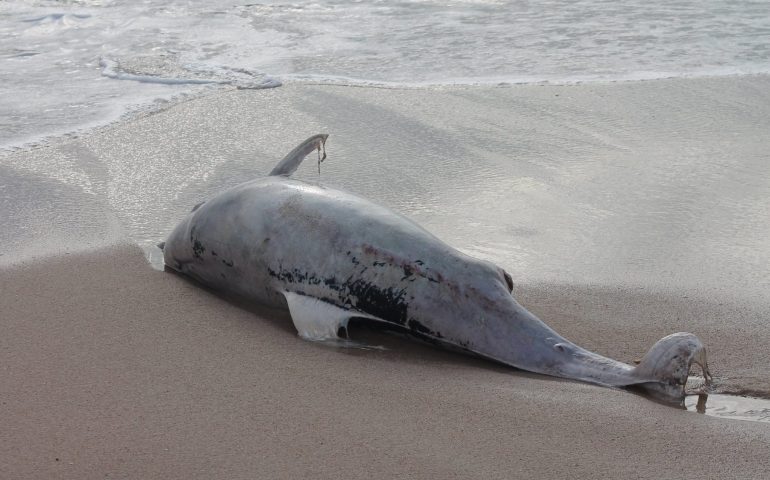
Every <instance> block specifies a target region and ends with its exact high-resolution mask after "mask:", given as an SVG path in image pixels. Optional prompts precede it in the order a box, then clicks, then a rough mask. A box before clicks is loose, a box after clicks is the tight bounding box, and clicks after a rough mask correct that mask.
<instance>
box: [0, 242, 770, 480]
mask: <svg viewBox="0 0 770 480" xmlns="http://www.w3.org/2000/svg"><path fill="white" fill-rule="evenodd" d="M0 292H2V293H1V294H0V295H1V296H0V301H1V302H2V305H3V317H2V323H3V325H2V331H3V336H2V343H1V344H0V346H1V348H0V352H1V353H0V354H1V355H2V357H1V358H0V360H1V364H2V366H3V368H2V370H0V382H1V384H2V386H3V388H2V393H1V394H0V401H2V411H3V421H2V424H3V429H2V433H1V434H0V435H1V437H0V439H1V440H2V441H0V458H2V459H3V462H2V467H1V468H2V470H0V477H2V478H73V479H84V478H180V479H183V478H184V479H190V478H304V477H307V478H393V477H407V478H567V477H569V478H765V477H767V476H768V475H770V458H769V457H768V456H767V447H768V445H769V444H770V428H768V425H767V424H761V423H753V422H740V421H730V420H722V419H716V418H711V417H705V416H702V415H697V414H694V413H689V412H683V411H680V410H676V409H673V408H670V407H667V406H663V405H658V404H656V403H653V402H651V401H649V400H647V399H645V398H643V397H640V396H637V395H634V394H630V393H626V392H622V391H614V390H610V389H605V388H600V387H595V386H591V385H586V384H582V383H576V382H568V381H562V380H555V379H550V378H548V377H544V376H538V375H530V374H526V373H522V372H516V371H513V370H511V369H508V368H504V367H500V366H497V365H494V364H490V363H488V362H484V361H479V360H475V359H472V358H468V357H465V356H461V355H456V354H451V353H444V352H441V351H438V350H436V349H433V348H430V347H427V346H423V345H420V344H410V343H403V342H400V341H399V342H396V341H393V340H389V339H384V341H386V342H387V343H388V346H389V350H386V351H364V350H338V349H334V348H329V347H325V346H320V345H314V344H310V343H308V342H305V341H302V340H301V339H299V338H298V337H297V336H296V334H295V332H294V331H293V329H292V326H291V323H290V320H289V318H288V317H287V316H286V314H284V313H280V312H272V311H270V312H267V311H256V312H255V311H254V310H253V309H243V308H241V307H238V306H234V305H232V304H231V303H228V302H226V301H224V300H222V299H220V298H218V297H217V296H215V295H213V294H211V293H209V292H207V291H205V290H203V289H201V288H199V287H197V286H196V285H193V284H191V283H188V282H187V281H185V280H184V279H182V278H180V277H178V276H176V275H173V274H168V273H163V272H158V271H154V270H152V269H150V268H148V266H147V264H146V262H145V260H144V258H143V256H142V255H141V252H140V251H139V250H138V249H136V248H132V247H124V248H119V249H117V248H116V249H112V250H103V251H98V252H92V253H90V254H88V255H72V256H69V257H68V258H59V259H52V260H50V261H48V262H46V263H45V264H36V265H30V266H27V267H23V268H18V269H14V270H11V271H5V272H3V275H2V277H0ZM572 293H574V294H572ZM583 293H584V292H579V291H575V292H566V293H565V292H562V294H561V295H560V296H559V297H558V301H559V302H558V303H559V305H555V303H556V302H553V300H552V299H551V298H548V296H547V291H544V292H541V293H540V294H537V293H536V292H534V291H532V292H529V295H528V298H529V299H530V301H535V303H537V304H538V308H537V309H536V310H539V313H541V314H543V316H544V318H554V319H558V318H559V317H560V315H559V313H560V311H563V310H564V309H563V307H562V306H561V305H563V304H569V305H573V306H574V307H576V309H577V310H578V311H592V310H595V308H596V307H595V300H596V299H597V298H598V297H600V298H602V299H603V301H606V302H608V303H609V302H612V301H613V300H614V296H613V295H604V294H601V293H600V294H595V295H590V296H584V295H583ZM552 302H553V303H552ZM548 305H552V306H550V307H549V306H548ZM680 308H682V310H684V308H683V305H681V304H680ZM255 313H256V314H255ZM551 313H554V315H550V314H551ZM578 320H580V321H581V322H582V323H583V325H584V330H585V331H586V333H584V334H583V335H582V336H583V337H585V338H586V339H592V342H591V343H592V344H593V345H592V346H596V347H597V349H599V350H600V351H602V352H603V353H607V354H609V355H611V356H617V357H621V358H622V357H623V356H624V355H625V354H626V352H624V351H623V350H622V349H623V346H624V345H628V344H631V345H639V344H640V342H641V341H642V339H639V338H629V334H627V333H625V332H622V331H620V329H615V330H614V331H609V332H602V334H601V335H591V334H590V331H592V330H595V329H594V328H593V327H591V326H590V325H591V324H590V322H589V321H588V319H584V318H579V319H578ZM555 326H556V327H557V328H561V327H566V326H567V324H564V325H562V324H561V322H559V321H557V322H556V324H555ZM642 343H643V342H642ZM710 346H711V348H712V350H713V351H718V350H720V349H721V348H722V344H721V343H720V342H718V341H713V340H712V344H711V345H710Z"/></svg>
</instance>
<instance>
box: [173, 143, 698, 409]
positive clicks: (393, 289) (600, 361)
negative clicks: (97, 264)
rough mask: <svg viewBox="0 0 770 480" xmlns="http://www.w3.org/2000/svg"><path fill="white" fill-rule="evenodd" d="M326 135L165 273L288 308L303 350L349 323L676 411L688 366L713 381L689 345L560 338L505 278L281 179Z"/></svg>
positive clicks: (196, 219) (177, 254) (358, 205)
mask: <svg viewBox="0 0 770 480" xmlns="http://www.w3.org/2000/svg"><path fill="white" fill-rule="evenodd" d="M326 138H327V135H325V134H322V135H315V136H313V137H311V138H309V139H308V140H306V141H305V142H303V143H302V144H300V145H299V146H298V147H297V148H295V149H294V150H293V151H292V152H290V153H289V154H288V155H287V156H286V157H285V158H284V159H283V160H282V161H281V162H279V164H278V165H277V166H276V167H275V168H274V169H273V171H272V172H271V173H270V175H269V176H267V177H265V178H259V179H256V180H252V181H248V182H246V183H242V184H240V185H237V186H235V187H233V188H231V189H229V190H227V191H225V192H223V193H221V194H219V195H217V196H215V197H214V198H212V199H210V200H208V201H206V202H204V203H202V204H199V205H197V206H196V207H195V208H194V209H193V211H192V212H191V213H190V214H189V215H188V216H187V217H186V218H185V219H184V220H182V222H181V223H180V224H179V225H177V227H176V228H175V229H174V230H173V232H172V233H171V235H170V236H169V237H168V239H167V241H166V242H165V245H163V249H164V261H165V263H166V265H167V266H168V267H170V268H172V269H174V270H176V271H178V272H180V273H182V274H184V275H188V276H190V277H192V278H194V279H195V280H197V281H199V282H201V283H203V284H204V285H207V286H209V287H211V288H213V289H215V290H219V291H224V292H230V293H235V294H237V295H239V296H243V297H245V298H248V299H251V300H256V301H257V302H260V303H263V304H267V305H270V306H274V307H279V308H286V306H287V305H288V308H289V312H290V314H291V318H292V320H293V322H294V326H295V327H296V328H297V331H298V332H299V335H300V336H301V337H302V338H304V339H307V340H333V339H338V338H339V336H338V335H339V334H340V331H341V329H343V328H346V327H347V323H348V321H349V320H350V319H351V318H364V319H370V320H373V321H377V322H384V323H386V324H390V325H391V326H396V327H399V328H401V329H404V330H406V331H407V332H409V333H411V334H413V335H415V336H417V337H419V338H422V339H424V340H428V341H431V342H434V343H438V344H441V345H444V346H447V347H450V348H454V349H461V350H464V351H466V352H470V353H473V354H476V355H479V356H482V357H485V358H488V359H492V360H495V361H497V362H500V363H503V364H506V365H510V366H513V367H516V368H519V369H523V370H528V371H531V372H537V373H542V374H546V375H553V376H557V377H563V378H570V379H576V380H581V381H585V382H590V383H595V384H600V385H605V386H614V387H626V386H634V385H636V386H639V387H641V388H642V389H643V390H646V391H648V392H649V393H651V394H652V395H653V396H655V397H657V398H659V399H661V400H665V401H669V402H675V403H677V402H678V403H681V402H682V401H683V399H684V395H685V392H684V387H685V383H686V381H687V378H688V375H689V371H690V367H691V365H692V364H693V363H696V364H698V365H700V367H701V369H702V371H703V374H704V377H705V379H706V381H709V380H710V375H709V373H708V367H707V363H706V351H705V348H704V346H703V344H702V343H701V341H700V340H699V339H698V338H697V337H696V336H695V335H693V334H690V333H674V334H672V335H669V336H667V337H665V338H663V339H661V340H660V341H658V342H657V343H656V344H655V345H654V346H653V347H652V348H651V349H650V350H649V352H648V353H647V354H646V355H645V357H644V358H643V359H642V361H641V362H640V363H639V365H637V366H631V365H627V364H625V363H621V362H618V361H616V360H612V359H610V358H606V357H603V356H601V355H598V354H596V353H593V352H590V351H588V350H585V349H583V348H581V347H579V346H577V345H575V344H574V343H572V342H570V341H569V340H566V339H565V338H563V337H562V336H560V335H559V334H558V333H556V332H555V331H554V330H552V329H551V328H550V327H548V325H546V324H545V323H543V322H542V321H540V320H539V319H538V318H537V317H535V315H533V314H532V313H530V312H529V311H528V310H527V309H525V308H524V307H522V306H521V305H519V303H517V302H516V300H515V299H514V297H513V296H512V294H511V291H512V288H513V284H512V280H511V277H510V276H509V275H508V274H507V273H506V272H505V271H504V270H503V269H501V268H499V267H497V266H495V265H493V264H492V263H490V262H487V261H483V260H479V259H476V258H473V257H470V256H468V255H465V254H463V253H461V252H459V251H457V250H456V249H454V248H452V247H451V246H449V245H447V244H446V243H444V242H442V241H441V240H439V239H438V238H436V237H435V236H433V235H432V234H430V233H429V232H428V231H426V230H424V229H423V228H422V227H420V226H419V225H417V224H416V223H414V222H413V221H411V220H409V219H408V218H405V217H403V216H401V215H399V214H397V213H395V212H392V211H391V210H388V209H387V208H384V207H382V206H379V205H376V204H373V203H371V202H369V201H367V200H365V199H363V198H360V197H357V196H355V195H351V194H349V193H345V192H342V191H338V190H333V189H330V188H325V187H322V186H318V185H311V184H308V183H304V182H301V181H298V180H292V179H290V178H289V176H290V175H291V174H292V173H293V172H294V171H295V170H296V169H297V167H298V166H299V164H300V163H301V162H302V160H303V159H304V158H305V156H306V155H308V154H309V153H310V152H312V151H314V150H318V152H319V166H320V161H321V158H320V151H321V147H323V146H324V144H325V141H326Z"/></svg>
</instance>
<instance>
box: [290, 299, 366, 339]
mask: <svg viewBox="0 0 770 480" xmlns="http://www.w3.org/2000/svg"><path fill="white" fill-rule="evenodd" d="M283 296H284V297H285V298H286V302H287V303H288V304H289V313H290V314H291V320H292V321H293V322H294V327H295V328H296V329H297V333H299V336H300V337H302V338H304V339H305V340H314V341H323V340H337V339H339V338H340V337H339V335H338V333H337V332H339V330H340V328H342V327H345V328H347V325H348V320H350V319H351V318H352V317H360V316H362V315H360V314H359V313H358V312H355V311H353V310H346V309H344V308H340V307H338V306H336V305H332V304H331V303H328V302H324V301H323V300H319V299H317V298H315V297H311V296H308V295H301V294H298V293H293V292H283ZM363 316H366V315H363Z"/></svg>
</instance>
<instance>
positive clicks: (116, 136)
mask: <svg viewBox="0 0 770 480" xmlns="http://www.w3.org/2000/svg"><path fill="white" fill-rule="evenodd" d="M768 86H770V79H768V78H766V77H744V78H733V79H702V80H671V81H655V82H642V83H635V84H615V85H598V86H588V85H586V86H578V87H533V86H530V87H520V88H519V87H513V88H499V89H496V88H465V89H443V90H436V91H420V90H403V91H390V90H383V89H366V88H364V89H360V88H343V87H324V86H300V85H288V86H287V87H284V88H281V89H277V90H274V91H259V92H249V91H230V92H225V93H223V94H219V95H214V96H211V97H205V98H200V99H196V100H193V101H189V102H185V103H181V104H178V105H173V106H170V107H169V108H168V109H166V110H164V111H161V112H159V113H156V114H153V115H146V116H142V117H139V118H135V119H133V120H130V121H126V122H123V123H120V124H117V125H113V126H110V127H107V128H105V129H101V130H100V131H96V132H93V133H92V134H89V135H87V136H85V137H82V138H70V139H61V140H57V141H54V142H52V143H51V144H49V145H47V146H44V147H41V148H37V149H33V150H28V151H21V152H13V153H10V154H5V155H3V156H0V174H1V175H2V177H0V178H2V182H0V184H2V185H1V186H2V190H0V211H2V212H3V216H2V217H0V226H2V229H1V230H0V241H2V244H3V245H4V250H3V252H2V254H3V255H2V256H0V330H1V331H2V332H3V335H2V336H0V366H2V367H1V368H0V385H2V389H0V403H1V404H2V414H3V418H2V425H3V428H2V429H1V430H0V459H1V460H2V461H0V477H2V478H78V479H81V478H155V477H163V478H222V477H225V478H255V477H256V478H297V477H311V478H332V477H334V478H339V477H343V478H348V477H364V476H365V477H372V478H393V477H407V478H447V477H448V478H468V477H471V478H541V477H542V478H545V477H554V478H565V477H568V476H569V477H570V478H714V477H716V478H727V477H740V478H763V477H766V476H770V461H768V459H767V445H769V444H770V428H768V425H767V424H762V423H753V422H741V421H730V420H724V419H719V418H711V417H706V416H702V415H697V414H693V413H689V412H684V411H681V410H677V409H675V408H671V407H667V406H664V405H659V404H657V403H654V402H652V401H650V400H648V399H646V398H643V397H641V396H638V395H635V394H632V393H628V392H625V391H620V390H611V389H606V388H601V387H596V386H592V385H586V384H582V383H577V382H570V381H564V380H558V379H552V378H548V377H544V376H538V375H532V374H528V373H524V372H519V371H515V370H513V369H509V368H506V367H502V366H499V365H496V364H492V363H490V362H486V361H481V360H477V359H474V358H471V357H467V356H463V355H458V354H453V353H449V352H444V351H441V350H437V349H435V348H433V347H430V346H426V345H423V344H419V343H414V342H409V341H406V340H404V339H402V338H400V337H393V336H391V335H383V334H381V333H377V332H370V331H366V330H361V331H360V332H359V333H360V334H361V335H363V336H364V337H365V338H366V339H367V340H368V341H371V342H375V343H382V344H384V345H386V347H387V349H385V350H360V349H336V348H331V347H327V346H322V345H316V344H311V343H308V342H304V341H302V340H300V339H299V338H298V337H297V336H296V332H295V331H294V330H293V327H292V325H291V322H290V319H289V318H288V316H287V314H286V313H285V312H278V311H272V310H265V309H262V308H259V307H258V306H253V305H243V304H237V303H233V302H231V301H229V300H227V299H223V298H221V297H219V296H217V295H215V294H213V293H212V292H209V291H207V290H205V289H202V288H200V287H198V286H197V285H195V284H193V283H190V282H188V281H186V280H185V279H183V278H181V277H179V276H177V275H174V274H170V273H165V272H160V271H157V270H153V269H152V268H151V267H150V266H149V265H148V263H147V261H146V260H145V257H144V256H143V252H142V250H141V249H140V248H139V247H137V246H136V244H139V245H141V246H142V247H144V248H145V249H146V250H147V251H151V249H150V245H152V242H154V241H157V240H159V239H161V238H162V237H163V235H164V234H165V232H167V231H168V230H169V229H170V228H171V226H172V225H173V223H174V222H175V221H176V220H178V219H179V218H181V216H182V215H183V214H184V212H186V211H189V208H190V207H191V206H192V205H194V204H195V203H197V202H199V201H200V200H202V199H205V198H206V196H208V195H210V194H211V193H213V192H216V191H219V190H221V189H222V188H224V187H225V186H228V185H231V184H233V183H234V182H235V183H237V182H238V181H242V180H243V179H244V178H251V177H253V176H254V175H256V174H259V172H265V171H269V169H270V168H271V167H272V165H273V164H274V163H275V162H276V161H277V159H279V158H280V157H281V156H282V155H283V154H284V153H285V151H287V150H288V149H290V148H291V147H292V146H293V145H294V144H295V143H296V141H298V140H297V139H302V138H304V137H306V136H308V135H310V134H312V133H316V132H318V131H328V132H330V133H331V134H332V137H331V139H330V144H329V150H330V152H329V153H330V158H329V160H327V162H326V163H324V166H323V173H322V179H323V181H324V182H328V184H330V185H334V186H339V187H341V188H345V189H347V190H351V191H354V192H357V193H359V194H362V195H364V196H367V197H369V198H371V199H372V200H374V201H377V202H378V203H382V204H385V205H388V206H390V207H392V208H394V209H396V210H397V211H400V212H402V213H405V214H407V215H409V216H411V217H412V218H415V219H416V220H418V221H419V222H420V223H422V224H423V225H425V226H426V227H427V228H429V229H430V230H431V231H433V232H435V233H436V234H437V235H439V236H440V237H441V238H443V239H444V240H446V241H448V242H449V243H450V244H452V245H455V246H457V247H459V248H462V249H463V250H464V251H467V252H469V253H471V254H476V255H479V256H483V257H484V258H487V259H490V260H492V261H495V262H496V263H498V264H500V265H501V266H503V267H505V268H506V270H508V271H509V272H510V273H511V274H512V276H513V278H514V282H515V288H514V293H515V294H516V296H517V298H518V299H519V300H520V302H521V303H522V304H524V305H525V306H527V307H528V308H530V309H531V310H532V311H533V312H535V313H536V314H538V315H539V316H540V317H541V318H543V319H544V320H545V321H546V322H547V323H548V324H549V325H551V326H552V327H554V328H555V329H556V330H557V331H559V332H560V333H562V334H564V335H565V336H566V337H568V338H570V339H571V340H573V341H575V342H576V343H578V344H580V345H582V346H585V347H587V348H589V349H591V350H595V351H598V352H600V353H602V354H605V355H607V356H610V357H613V358H617V359H618V360H621V361H626V362H632V361H633V360H634V359H637V358H640V357H641V356H642V355H643V354H644V353H645V351H646V349H647V348H649V347H650V346H651V345H652V344H653V343H654V342H655V341H656V340H658V339H659V338H660V337H662V336H664V335H666V334H668V333H671V332H674V331H681V330H685V331H691V332H694V333H696V334H697V335H699V336H700V337H701V338H702V339H703V341H704V343H706V345H707V346H708V350H709V358H710V363H711V366H712V370H713V373H714V375H715V376H716V378H717V385H716V389H717V390H718V391H723V392H733V393H753V394H755V395H762V396H770V373H768V371H767V352H768V351H769V350H770V349H769V347H770V333H768V330H767V328H766V319H767V318H768V313H770V297H769V296H768V293H767V292H768V290H767V288H766V287H767V282H768V278H770V276H768V275H767V273H768V272H767V264H768V263H767V262H766V260H767V258H768V255H769V253H768V251H770V250H768V249H767V246H768V244H767V238H770V236H768V235H765V234H766V233H767V232H770V227H769V225H770V222H768V220H767V218H766V216H762V215H760V214H759V213H760V212H761V211H762V209H764V208H765V206H766V202H768V201H770V200H768V198H770V196H767V195H766V192H767V189H766V188H765V187H766V186H767V183H766V182H767V178H768V177H763V176H762V175H761V174H762V173H763V172H764V170H763V168H766V166H767V163H763V162H765V161H766V160H768V158H767V153H766V152H768V151H770V139H769V138H768V137H767V135H766V132H767V131H770V130H768V127H769V126H768V122H769V120H768V118H770V115H764V114H765V113H770V100H768V98H769V96H768V94H767V93H765V92H767V91H768ZM453 112H454V114H453ZM762 132H764V133H765V135H764V136H763V135H762ZM512 152H513V153H512ZM469 158H470V159H474V160H472V161H471V160H469ZM511 158H512V159H514V160H511V161H509V159H511ZM418 160H421V161H423V163H420V161H418ZM306 167H307V168H304V170H303V171H302V172H300V175H301V176H303V177H305V178H309V179H311V180H312V179H315V178H316V174H315V165H308V166H306ZM600 207H601V208H600ZM764 211H765V212H766V211H767V210H764ZM495 232H498V233H495ZM354 333H355V332H354Z"/></svg>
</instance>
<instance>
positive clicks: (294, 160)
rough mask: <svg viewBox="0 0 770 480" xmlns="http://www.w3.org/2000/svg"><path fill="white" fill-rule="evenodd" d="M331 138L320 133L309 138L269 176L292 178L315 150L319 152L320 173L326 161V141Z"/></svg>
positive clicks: (279, 163) (284, 158) (290, 153)
mask: <svg viewBox="0 0 770 480" xmlns="http://www.w3.org/2000/svg"><path fill="white" fill-rule="evenodd" d="M328 137H329V135H328V134H326V133H319V134H317V135H313V136H312V137H310V138H308V139H307V140H305V141H304V142H302V143H300V144H299V145H297V146H296V147H295V148H294V150H292V151H291V152H289V154H288V155H286V156H285V157H283V160H281V161H280V162H278V165H276V166H275V168H273V170H272V171H271V172H270V173H269V175H271V176H272V175H280V176H284V177H288V176H290V175H291V174H292V173H294V172H295V171H296V170H297V167H299V164H300V163H302V160H304V159H305V157H307V156H308V154H309V153H310V152H312V151H313V150H318V172H319V173H320V172H321V162H323V161H324V160H325V159H326V150H325V149H324V146H325V145H326V139H327V138H328ZM321 150H323V157H321Z"/></svg>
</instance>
